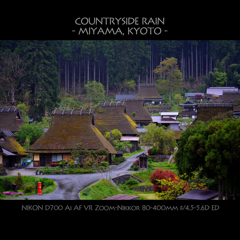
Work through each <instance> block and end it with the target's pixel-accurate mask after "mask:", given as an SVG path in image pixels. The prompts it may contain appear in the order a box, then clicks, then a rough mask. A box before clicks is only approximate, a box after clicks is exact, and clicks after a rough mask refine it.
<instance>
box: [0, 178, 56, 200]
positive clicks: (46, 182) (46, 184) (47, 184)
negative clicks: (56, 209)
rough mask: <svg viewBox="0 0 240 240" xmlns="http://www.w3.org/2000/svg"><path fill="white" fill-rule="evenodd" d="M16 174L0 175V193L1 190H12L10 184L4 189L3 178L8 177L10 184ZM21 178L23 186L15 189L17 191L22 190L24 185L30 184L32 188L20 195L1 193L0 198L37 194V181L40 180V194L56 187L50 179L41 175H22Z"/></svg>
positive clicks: (12, 182)
mask: <svg viewBox="0 0 240 240" xmlns="http://www.w3.org/2000/svg"><path fill="white" fill-rule="evenodd" d="M15 177H16V176H2V177H0V193H2V192H13V191H11V186H9V189H4V184H3V183H4V179H9V180H10V182H11V184H14V180H15ZM22 178H23V187H22V189H17V191H18V192H24V188H25V186H29V185H32V186H33V189H32V191H30V192H28V193H24V194H21V195H18V194H14V195H5V194H1V198H5V197H18V196H21V197H22V196H29V195H35V194H37V183H38V182H42V194H47V193H52V192H53V191H54V190H55V189H56V187H57V184H56V182H54V181H53V180H52V179H48V178H41V177H33V176H22Z"/></svg>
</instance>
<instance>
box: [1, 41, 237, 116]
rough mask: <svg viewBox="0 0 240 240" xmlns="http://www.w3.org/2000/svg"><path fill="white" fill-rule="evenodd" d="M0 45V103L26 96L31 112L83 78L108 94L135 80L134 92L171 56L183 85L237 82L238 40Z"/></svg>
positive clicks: (79, 85) (75, 89) (53, 102)
mask: <svg viewBox="0 0 240 240" xmlns="http://www.w3.org/2000/svg"><path fill="white" fill-rule="evenodd" d="M0 51H1V55H0V81H1V89H0V101H1V104H2V105H3V104H7V103H8V104H9V103H11V102H13V101H14V102H17V103H18V102H27V104H28V105H30V106H31V108H30V109H31V111H30V113H29V115H30V116H31V115H34V114H35V113H36V112H38V113H41V114H40V115H43V114H44V112H45V111H46V110H48V109H51V108H53V107H55V106H57V104H58V103H59V90H60V89H64V91H65V92H68V93H73V94H79V93H82V91H83V89H84V86H85V84H87V82H88V81H93V80H95V81H97V82H100V83H102V84H103V85H104V88H105V91H106V96H108V95H109V92H110V90H111V91H112V92H114V93H115V94H121V93H126V91H125V90H126V89H124V84H123V83H124V81H125V80H126V81H130V80H134V81H135V83H136V87H135V92H137V91H138V87H139V83H155V82H156V80H157V77H156V75H155V73H154V69H156V68H157V66H159V64H160V62H162V61H163V60H164V59H166V58H171V57H174V58H176V59H177V63H178V66H179V70H180V71H181V72H182V78H183V82H182V84H183V85H185V86H189V87H192V86H195V89H196V90H197V91H199V89H198V88H197V87H196V86H198V85H200V84H205V87H208V86H228V87H230V86H235V87H239V86H240V75H239V74H240V41H239V40H158V41H157V40H149V41H145V40H131V41H130V40H72V41H71V40H58V41H57V40H56V41H54V40H51V41H49V40H46V41H43V40H1V41H0ZM6 51H7V52H6ZM16 59H17V60H16ZM224 73H226V76H225V75H224ZM158 77H159V76H158ZM162 77H163V78H164V74H163V75H162ZM218 80H219V81H218Z"/></svg>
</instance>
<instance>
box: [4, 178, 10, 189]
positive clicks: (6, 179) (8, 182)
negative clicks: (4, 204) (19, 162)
mask: <svg viewBox="0 0 240 240" xmlns="http://www.w3.org/2000/svg"><path fill="white" fill-rule="evenodd" d="M2 187H3V189H4V191H7V190H10V189H11V187H12V182H11V180H10V179H9V178H4V180H3V182H2Z"/></svg>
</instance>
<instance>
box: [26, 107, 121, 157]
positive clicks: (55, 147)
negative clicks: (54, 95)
mask: <svg viewBox="0 0 240 240" xmlns="http://www.w3.org/2000/svg"><path fill="white" fill-rule="evenodd" d="M78 143H82V144H83V146H84V148H86V149H88V150H91V149H93V150H96V149H102V148H104V149H106V150H108V151H109V152H110V153H112V154H116V153H117V152H116V150H115V149H114V147H113V146H112V145H111V143H110V142H109V141H108V140H107V139H106V138H105V137H104V136H103V135H102V134H101V133H100V131H99V130H98V129H97V128H96V127H95V126H94V114H93V112H92V111H91V110H88V111H81V110H73V111H64V112H63V110H60V111H59V110H56V111H53V114H52V126H51V127H50V128H49V129H48V130H47V131H46V132H45V133H44V134H43V135H42V137H41V138H40V139H38V140H37V141H36V142H35V143H34V144H33V145H32V146H31V147H30V149H29V150H30V151H29V152H70V148H71V147H72V148H75V147H76V145H77V144H78Z"/></svg>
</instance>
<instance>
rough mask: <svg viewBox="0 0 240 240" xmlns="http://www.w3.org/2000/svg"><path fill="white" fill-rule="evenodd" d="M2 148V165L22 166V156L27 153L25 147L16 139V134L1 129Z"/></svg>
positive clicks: (0, 157) (0, 159) (0, 140)
mask: <svg viewBox="0 0 240 240" xmlns="http://www.w3.org/2000/svg"><path fill="white" fill-rule="evenodd" d="M0 148H1V151H0V152H1V154H0V167H5V168H14V167H18V166H21V164H22V158H23V157H25V156H26V155H27V153H26V151H25V149H24V148H23V147H22V146H21V145H20V144H19V143H18V142H17V141H16V138H15V135H14V134H13V133H12V132H11V131H9V130H5V129H2V130H1V131H0Z"/></svg>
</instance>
